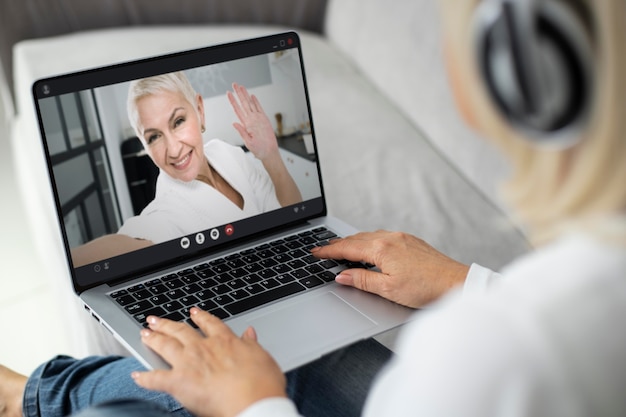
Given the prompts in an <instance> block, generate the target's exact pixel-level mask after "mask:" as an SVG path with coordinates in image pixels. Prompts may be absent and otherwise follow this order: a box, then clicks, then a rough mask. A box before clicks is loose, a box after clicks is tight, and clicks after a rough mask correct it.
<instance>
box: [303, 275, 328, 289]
mask: <svg viewBox="0 0 626 417" xmlns="http://www.w3.org/2000/svg"><path fill="white" fill-rule="evenodd" d="M299 282H300V283H301V284H302V285H304V286H305V287H307V288H313V287H317V286H318V285H322V284H323V283H324V281H322V280H321V279H319V278H317V277H308V278H304V279H301V280H300V281H299Z"/></svg>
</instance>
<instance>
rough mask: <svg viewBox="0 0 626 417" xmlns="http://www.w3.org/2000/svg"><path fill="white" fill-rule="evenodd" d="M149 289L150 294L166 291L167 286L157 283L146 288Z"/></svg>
mask: <svg viewBox="0 0 626 417" xmlns="http://www.w3.org/2000/svg"><path fill="white" fill-rule="evenodd" d="M148 289H149V290H150V292H151V293H152V294H155V295H157V294H163V293H164V292H166V291H167V287H166V286H165V285H163V284H159V285H153V286H152V287H149V288H148Z"/></svg>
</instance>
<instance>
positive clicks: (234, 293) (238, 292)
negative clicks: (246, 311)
mask: <svg viewBox="0 0 626 417" xmlns="http://www.w3.org/2000/svg"><path fill="white" fill-rule="evenodd" d="M228 295H229V296H231V297H233V299H235V300H241V299H242V298H246V297H248V296H249V295H250V294H248V293H247V292H246V291H245V290H243V289H241V290H235V291H232V292H230V293H228Z"/></svg>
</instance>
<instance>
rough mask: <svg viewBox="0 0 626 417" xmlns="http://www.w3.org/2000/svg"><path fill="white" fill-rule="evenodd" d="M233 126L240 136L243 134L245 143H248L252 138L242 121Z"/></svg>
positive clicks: (242, 137)
mask: <svg viewBox="0 0 626 417" xmlns="http://www.w3.org/2000/svg"><path fill="white" fill-rule="evenodd" d="M233 127H234V128H235V130H237V132H238V133H239V136H241V139H243V141H244V143H246V144H247V143H248V139H249V138H250V134H249V133H248V131H247V130H246V128H245V126H244V125H242V124H241V123H233Z"/></svg>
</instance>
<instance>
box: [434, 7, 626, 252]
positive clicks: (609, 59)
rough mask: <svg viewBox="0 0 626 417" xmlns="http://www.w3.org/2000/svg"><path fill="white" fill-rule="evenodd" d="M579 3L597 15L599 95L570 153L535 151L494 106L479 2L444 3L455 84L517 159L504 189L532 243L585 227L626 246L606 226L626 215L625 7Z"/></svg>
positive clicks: (624, 238)
mask: <svg viewBox="0 0 626 417" xmlns="http://www.w3.org/2000/svg"><path fill="white" fill-rule="evenodd" d="M552 1H555V0H552ZM560 1H564V2H567V1H571V0H560ZM581 2H583V3H584V6H585V7H586V8H587V9H588V12H589V13H590V14H591V26H592V28H593V29H592V30H593V32H592V38H593V44H594V45H593V46H594V50H595V51H594V53H595V56H594V70H595V78H594V83H595V87H594V88H595V96H594V97H593V104H592V109H591V115H590V119H589V122H588V123H587V124H586V126H585V127H584V128H583V130H582V133H581V138H580V141H579V142H578V144H577V145H575V146H573V147H572V148H570V149H567V150H555V149H544V148H540V147H537V146H533V145H532V144H531V143H530V142H529V141H527V140H522V139H523V136H524V134H523V133H522V132H520V131H518V130H515V129H513V128H512V127H511V126H510V124H509V123H508V122H507V121H506V120H505V119H504V118H503V117H502V116H501V114H500V113H499V112H498V111H497V110H496V109H495V108H494V106H493V104H492V102H491V100H490V99H489V98H488V96H487V94H486V91H485V85H484V83H483V81H482V80H481V78H480V77H479V75H478V71H477V62H476V57H475V54H474V50H473V46H474V45H473V44H472V43H471V39H472V27H471V22H472V19H471V17H472V15H473V13H474V12H475V7H476V5H477V3H478V1H477V0H474V1H462V2H459V1H453V0H450V1H447V2H444V3H443V7H444V9H445V10H444V27H445V35H446V39H445V40H446V46H447V48H448V51H447V52H448V55H449V56H452V57H453V58H454V59H455V61H454V64H455V65H457V66H458V68H457V73H456V75H457V76H458V77H459V80H457V82H458V83H460V86H461V88H462V89H463V91H464V93H465V94H466V95H467V96H468V97H469V100H471V102H472V108H473V111H472V114H471V118H472V119H473V120H472V122H473V123H474V124H475V125H476V127H478V129H480V130H481V131H482V132H483V133H484V134H486V135H487V136H489V137H490V138H493V140H494V141H495V142H496V143H497V144H498V145H499V146H500V147H501V148H502V149H503V151H504V152H505V153H506V154H507V155H508V156H509V158H510V160H511V162H512V165H513V173H512V176H511V178H510V179H509V180H508V181H507V183H506V184H505V185H504V190H503V191H504V194H505V197H506V198H507V200H508V201H509V202H510V204H511V205H512V207H513V209H514V212H515V214H516V215H517V216H518V217H519V219H520V221H521V222H523V223H524V224H525V226H527V227H528V230H529V234H530V237H531V239H532V240H533V241H534V242H536V243H543V242H545V241H548V240H551V239H554V238H555V237H557V236H559V235H561V234H562V233H563V232H565V231H567V230H571V229H572V228H584V229H586V230H591V231H592V233H595V234H601V235H604V236H606V235H608V234H611V233H613V236H610V237H612V238H617V240H619V241H620V242H621V243H624V244H626V233H624V229H623V226H622V228H621V229H620V230H613V231H612V232H611V231H610V228H606V227H605V226H606V225H605V224H603V222H604V221H605V219H607V218H608V217H610V216H615V215H619V214H622V215H623V214H624V212H625V211H626V136H624V135H625V134H626V133H625V132H626V114H625V110H626V85H625V80H626V77H625V76H624V74H626V50H625V45H626V25H624V24H623V21H622V19H623V17H624V16H626V2H624V1H623V0H601V1H594V0H577V3H581Z"/></svg>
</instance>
